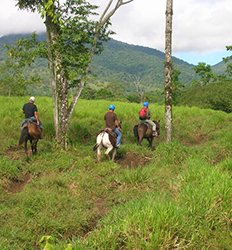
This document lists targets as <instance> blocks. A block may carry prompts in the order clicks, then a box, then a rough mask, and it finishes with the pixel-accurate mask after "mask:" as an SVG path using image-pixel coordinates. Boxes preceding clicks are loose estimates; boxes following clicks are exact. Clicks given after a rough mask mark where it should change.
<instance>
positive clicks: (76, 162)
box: [0, 97, 232, 250]
mask: <svg viewBox="0 0 232 250" xmlns="http://www.w3.org/2000/svg"><path fill="white" fill-rule="evenodd" d="M27 99H28V97H24V98H23V97H0V106H1V108H0V124H1V126H0V176H1V177H0V224H1V227H0V249H1V250H12V249H41V248H42V247H44V245H45V244H47V247H48V246H49V244H51V246H53V249H58V250H59V249H77V250H78V249H105V250H108V249H228V250H229V249H232V247H231V246H232V231H231V229H232V205H231V204H232V182H231V173H232V132H231V131H232V114H226V113H223V112H219V111H212V110H203V109H199V108H194V107H193V108H188V107H174V110H173V116H174V124H173V132H174V139H173V141H172V143H169V144H166V143H165V141H164V124H163V117H164V107H163V106H158V105H155V104H153V105H151V111H152V114H153V115H154V116H153V118H156V119H160V120H161V135H160V138H159V139H158V140H157V141H156V142H155V144H156V149H155V150H153V151H152V150H150V149H149V148H148V147H147V142H146V141H144V142H143V146H142V147H139V146H137V145H136V143H135V139H134V137H133V133H132V129H133V126H134V125H135V124H136V123H137V122H138V118H137V114H138V110H139V108H140V105H138V104H128V103H120V102H115V103H114V104H115V106H116V110H115V111H116V113H117V115H118V117H119V118H120V119H121V120H122V126H123V144H122V147H121V148H120V149H119V151H118V154H117V159H116V162H115V163H113V162H110V161H108V160H107V159H104V158H103V160H102V162H101V163H97V162H96V155H95V152H93V151H92V147H93V145H94V143H95V138H96V134H97V133H98V131H99V130H100V129H102V128H103V127H104V122H103V115H104V113H105V112H106V111H107V107H108V105H109V104H110V103H109V102H108V101H85V100H80V102H79V103H78V106H77V107H76V110H75V113H74V116H73V119H72V123H71V125H70V131H69V150H68V151H60V150H58V149H57V148H56V145H55V142H54V130H53V116H52V102H51V99H49V98H45V97H38V98H37V101H36V104H37V106H38V108H39V113H40V117H41V120H42V121H43V124H44V127H45V129H44V138H43V139H42V140H40V141H39V143H38V154H37V155H36V156H33V157H32V158H31V160H30V162H27V161H26V159H25V155H24V151H23V148H22V147H18V146H17V141H18V139H19V133H20V130H19V126H20V123H21V121H22V119H23V115H22V111H21V108H22V105H23V104H24V102H25V101H27ZM43 236H51V237H50V239H49V240H47V243H46V240H45V242H41V243H40V240H41V238H42V237H43ZM47 238H48V237H47Z"/></svg>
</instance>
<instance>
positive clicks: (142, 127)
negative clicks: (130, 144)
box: [133, 121, 160, 148]
mask: <svg viewBox="0 0 232 250" xmlns="http://www.w3.org/2000/svg"><path fill="white" fill-rule="evenodd" d="M153 122H154V123H155V124H156V135H155V136H154V135H153V133H152V127H151V125H149V124H147V123H145V122H143V123H140V124H137V125H135V126H134V129H133V130H134V136H135V137H136V139H137V143H138V144H139V145H141V143H142V141H143V138H146V139H147V140H148V142H149V147H151V148H152V147H153V145H152V144H153V140H154V137H158V136H159V134H160V121H153Z"/></svg>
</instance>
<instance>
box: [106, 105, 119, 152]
mask: <svg viewBox="0 0 232 250" xmlns="http://www.w3.org/2000/svg"><path fill="white" fill-rule="evenodd" d="M114 110H115V106H114V105H113V104H111V105H110V106H109V111H108V112H107V113H106V114H105V116H104V120H105V123H106V128H110V129H112V131H114V132H115V134H116V135H117V141H116V148H119V147H120V143H121V138H122V132H121V127H120V124H119V120H118V117H117V115H116V114H115V113H114Z"/></svg>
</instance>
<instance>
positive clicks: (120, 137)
mask: <svg viewBox="0 0 232 250" xmlns="http://www.w3.org/2000/svg"><path fill="white" fill-rule="evenodd" d="M114 132H115V134H116V135H117V141H116V146H119V145H120V143H121V139H122V133H121V131H120V130H119V129H118V128H115V129H114Z"/></svg>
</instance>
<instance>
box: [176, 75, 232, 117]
mask: <svg viewBox="0 0 232 250" xmlns="http://www.w3.org/2000/svg"><path fill="white" fill-rule="evenodd" d="M231 84H232V82H231V80H227V81H223V82H216V83H211V84H208V85H207V86H199V85H197V86H192V87H189V88H185V90H184V91H183V92H182V94H181V96H180V97H179V98H178V102H177V103H178V104H179V105H188V106H198V107H202V108H211V109H215V110H222V111H225V112H227V113H230V112H232V88H231Z"/></svg>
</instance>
